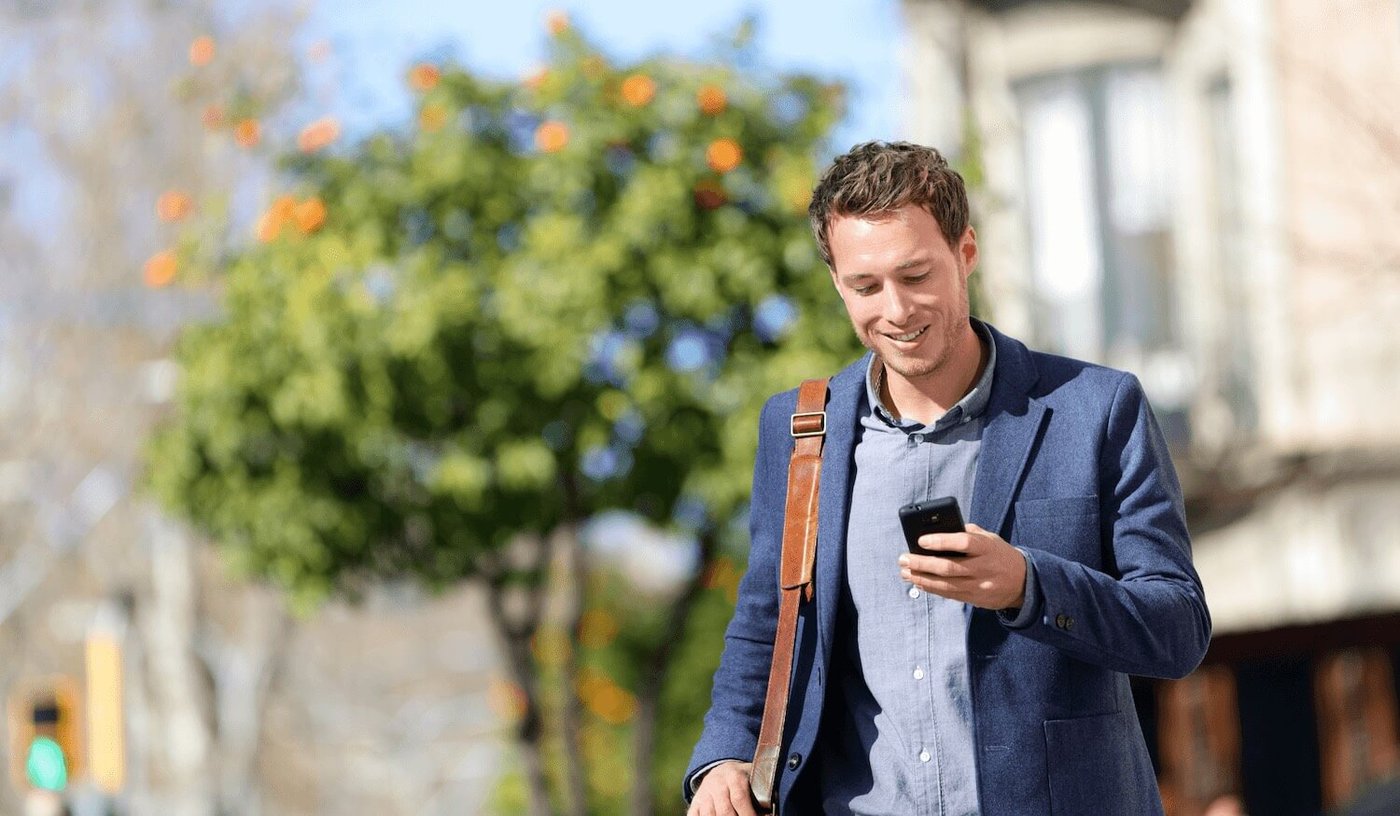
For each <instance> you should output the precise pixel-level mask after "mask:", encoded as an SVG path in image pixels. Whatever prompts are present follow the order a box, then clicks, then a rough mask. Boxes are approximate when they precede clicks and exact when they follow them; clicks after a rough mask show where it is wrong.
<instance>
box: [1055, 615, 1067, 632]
mask: <svg viewBox="0 0 1400 816" xmlns="http://www.w3.org/2000/svg"><path fill="white" fill-rule="evenodd" d="M1055 625H1056V626H1058V627H1060V628H1061V629H1069V616H1068V615H1056V616H1055Z"/></svg>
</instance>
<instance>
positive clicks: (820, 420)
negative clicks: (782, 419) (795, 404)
mask: <svg viewBox="0 0 1400 816" xmlns="http://www.w3.org/2000/svg"><path fill="white" fill-rule="evenodd" d="M813 418H816V420H817V422H816V426H815V427H813V426H812V423H810V422H801V423H800V424H801V425H802V427H801V428H799V427H798V425H799V421H800V420H811V419H813ZM791 430H792V435H793V438H798V439H800V438H801V437H804V436H824V435H825V434H826V411H806V412H799V413H796V414H793V415H792V428H791Z"/></svg>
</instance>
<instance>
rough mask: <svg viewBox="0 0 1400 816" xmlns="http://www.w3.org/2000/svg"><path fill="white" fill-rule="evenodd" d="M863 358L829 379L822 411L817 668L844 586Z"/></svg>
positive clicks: (862, 390)
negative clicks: (824, 422)
mask: <svg viewBox="0 0 1400 816" xmlns="http://www.w3.org/2000/svg"><path fill="white" fill-rule="evenodd" d="M869 366H870V355H869V354H866V355H864V356H863V357H861V358H860V359H859V360H857V361H856V362H855V363H852V364H851V365H849V366H847V367H846V368H844V369H842V370H841V371H840V372H839V373H837V374H836V375H835V376H834V377H832V378H831V383H830V385H829V388H830V398H829V401H828V402H827V405H826V443H825V447H824V449H823V451H822V475H821V487H820V489H819V491H818V498H817V501H818V506H817V563H816V575H815V580H816V583H817V588H816V605H817V638H818V644H819V646H818V661H819V662H818V665H820V666H825V665H826V661H827V657H828V656H829V655H830V654H831V640H832V638H833V636H834V633H835V626H836V607H837V604H838V603H839V601H840V597H841V595H840V588H841V585H842V584H843V583H844V582H845V580H846V526H847V523H848V520H849V518H850V511H851V486H852V484H853V482H854V474H853V468H852V465H853V464H854V457H855V445H856V434H857V432H858V431H859V429H860V415H861V411H862V410H865V402H866V399H865V374H866V371H867V370H868V368H869Z"/></svg>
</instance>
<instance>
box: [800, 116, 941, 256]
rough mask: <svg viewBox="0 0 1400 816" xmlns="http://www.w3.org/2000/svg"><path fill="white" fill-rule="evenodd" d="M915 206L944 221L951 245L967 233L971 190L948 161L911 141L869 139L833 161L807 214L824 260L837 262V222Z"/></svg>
mask: <svg viewBox="0 0 1400 816" xmlns="http://www.w3.org/2000/svg"><path fill="white" fill-rule="evenodd" d="M909 204H913V205H915V206H919V207H923V208H924V209H925V210H927V211H928V214H929V215H932V216H933V219H934V220H935V221H937V222H938V226H939V228H940V229H942V230H943V237H944V238H946V239H947V240H948V246H949V247H953V248H956V247H957V244H958V239H960V238H962V235H963V233H964V232H966V231H967V225H968V206H967V188H966V187H965V186H964V184H963V179H962V176H960V175H958V173H957V171H956V170H954V169H953V168H951V167H949V166H948V160H947V159H945V158H943V155H942V154H941V153H939V152H938V151H937V150H934V149H933V148H931V147H924V146H922V145H916V144H912V143H910V142H863V143H861V144H858V145H856V146H855V147H853V148H851V149H850V150H849V151H848V152H846V153H845V154H843V155H840V156H837V157H836V158H835V159H833V160H832V162H831V166H830V167H828V168H826V172H824V173H822V177H821V181H819V182H817V187H816V189H815V190H813V191H812V203H811V205H809V206H808V207H807V218H808V219H810V220H811V222H812V234H813V235H814V236H816V239H817V248H818V249H819V250H820V251H821V255H822V260H823V261H825V262H826V265H827V266H829V267H832V268H833V269H834V268H835V265H834V264H833V263H832V261H831V221H832V219H834V218H837V217H840V216H851V215H854V216H866V215H880V214H881V213H890V212H894V211H895V210H897V209H899V208H901V207H904V206H906V205H909Z"/></svg>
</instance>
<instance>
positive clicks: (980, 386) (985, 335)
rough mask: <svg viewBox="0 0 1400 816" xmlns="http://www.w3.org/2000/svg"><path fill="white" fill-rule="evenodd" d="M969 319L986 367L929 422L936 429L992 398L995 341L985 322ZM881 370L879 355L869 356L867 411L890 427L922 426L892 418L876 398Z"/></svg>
mask: <svg viewBox="0 0 1400 816" xmlns="http://www.w3.org/2000/svg"><path fill="white" fill-rule="evenodd" d="M969 322H971V323H972V328H973V330H974V331H976V332H977V339H978V340H980V341H982V345H983V346H984V347H985V348H986V349H987V367H986V368H984V369H983V370H982V376H981V377H978V378H977V382H976V384H974V385H973V386H972V390H971V391H968V392H967V393H966V394H965V395H963V398H962V399H960V400H958V402H957V404H956V405H954V406H953V407H952V408H949V409H948V412H947V413H945V414H944V415H943V416H941V417H939V418H938V421H937V422H935V423H934V424H933V427H934V429H936V430H941V429H943V428H947V427H949V426H951V425H956V424H958V423H959V422H965V421H967V420H969V419H974V418H976V417H979V416H981V415H982V412H983V411H985V410H986V408H987V401H988V400H990V399H991V397H992V377H993V372H994V371H995V370H996V365H997V344H996V341H995V340H994V339H993V338H992V332H991V330H990V329H988V328H987V324H986V323H983V322H982V321H980V320H978V319H977V318H975V317H973V318H969ZM884 373H885V369H884V365H883V364H882V363H881V362H880V357H879V355H876V354H872V355H870V365H869V366H868V367H867V368H866V371H865V396H866V399H867V400H869V404H870V411H871V414H873V415H874V416H876V417H878V418H879V419H880V420H881V421H883V422H884V423H885V424H886V425H889V426H890V427H895V428H905V429H910V430H917V429H918V428H921V427H923V426H922V425H921V424H920V423H918V422H916V421H914V420H911V419H895V418H894V417H893V416H892V415H891V414H890V412H889V411H888V410H887V409H886V408H885V404H884V402H882V401H881V399H880V380H881V378H883V377H884Z"/></svg>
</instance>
